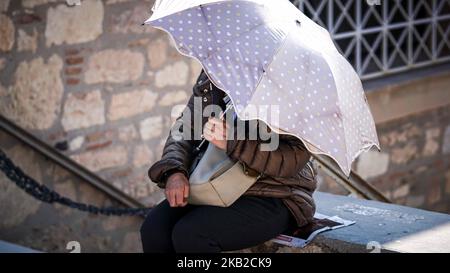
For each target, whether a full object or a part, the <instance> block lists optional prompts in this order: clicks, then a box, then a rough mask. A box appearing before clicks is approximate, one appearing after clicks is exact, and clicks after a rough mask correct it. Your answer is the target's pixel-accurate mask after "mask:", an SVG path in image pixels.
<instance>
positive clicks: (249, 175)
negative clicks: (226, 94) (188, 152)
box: [187, 107, 260, 207]
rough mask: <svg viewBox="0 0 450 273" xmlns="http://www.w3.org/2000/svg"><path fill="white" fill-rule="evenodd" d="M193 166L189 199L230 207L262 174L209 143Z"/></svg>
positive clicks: (198, 203)
mask: <svg viewBox="0 0 450 273" xmlns="http://www.w3.org/2000/svg"><path fill="white" fill-rule="evenodd" d="M228 110H231V107H227V109H226V110H225V112H227V111H228ZM221 118H223V114H222V117H221ZM202 143H204V141H203V142H202ZM201 145H202V144H200V146H201ZM200 146H199V147H200ZM199 147H198V150H199ZM193 167H194V169H193V171H191V174H190V176H189V187H190V188H189V197H188V200H187V201H188V203H189V204H194V205H210V206H219V207H228V206H230V205H231V204H233V203H234V201H236V200H237V199H238V198H239V197H240V196H241V195H242V194H244V192H245V191H246V190H247V189H249V188H250V186H252V185H253V184H254V183H255V182H256V181H257V180H258V179H259V177H260V176H259V175H258V174H257V173H256V172H254V171H253V170H250V169H248V168H246V166H245V164H243V163H241V162H239V161H234V160H232V159H230V158H229V157H228V155H227V154H226V152H225V151H223V150H221V149H219V148H217V147H216V146H214V145H213V144H211V143H208V147H207V148H206V151H205V152H204V153H203V155H202V156H201V159H200V160H199V161H198V163H197V164H194V166H193Z"/></svg>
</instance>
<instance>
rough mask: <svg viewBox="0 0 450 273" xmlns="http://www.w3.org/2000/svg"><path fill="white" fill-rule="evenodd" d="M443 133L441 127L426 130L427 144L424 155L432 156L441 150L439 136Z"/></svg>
mask: <svg viewBox="0 0 450 273" xmlns="http://www.w3.org/2000/svg"><path fill="white" fill-rule="evenodd" d="M440 135H441V129H440V128H433V129H428V130H427V131H426V139H425V146H424V148H423V152H422V154H423V155H424V156H432V155H434V154H436V152H437V151H439V136H440Z"/></svg>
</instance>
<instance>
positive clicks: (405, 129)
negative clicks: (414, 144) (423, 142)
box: [380, 123, 422, 146]
mask: <svg viewBox="0 0 450 273" xmlns="http://www.w3.org/2000/svg"><path fill="white" fill-rule="evenodd" d="M421 134H422V129H420V128H419V127H417V125H414V124H411V123H408V124H406V125H404V126H402V128H401V129H400V130H398V131H393V132H390V133H388V134H384V135H381V136H380V144H381V146H393V145H395V144H397V143H405V142H407V141H408V140H409V139H412V138H414V137H418V136H420V135H421Z"/></svg>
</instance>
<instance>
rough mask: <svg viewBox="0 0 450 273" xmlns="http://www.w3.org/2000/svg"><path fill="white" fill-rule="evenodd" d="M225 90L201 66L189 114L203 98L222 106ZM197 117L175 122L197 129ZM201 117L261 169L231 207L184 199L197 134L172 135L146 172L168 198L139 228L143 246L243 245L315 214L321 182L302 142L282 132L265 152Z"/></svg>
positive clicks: (213, 248)
mask: <svg viewBox="0 0 450 273" xmlns="http://www.w3.org/2000/svg"><path fill="white" fill-rule="evenodd" d="M210 87H213V88H212V89H211V88H210ZM224 96H225V93H224V92H223V91H222V90H220V89H218V88H217V87H215V86H214V85H213V84H212V82H211V81H210V80H209V78H208V77H207V75H206V74H205V72H204V71H203V70H202V72H201V73H200V75H199V77H198V79H197V83H196V84H195V85H194V88H193V95H192V96H191V98H190V100H189V102H188V104H187V107H188V108H189V110H190V111H191V113H197V114H200V115H202V112H194V100H195V98H199V97H200V98H201V101H202V108H203V109H205V107H207V106H208V105H210V104H212V103H215V104H218V105H219V106H220V107H221V108H222V109H224V107H225V104H224V102H223V97H224ZM192 116H193V115H192ZM193 122H194V117H191V118H190V119H189V120H187V119H184V118H183V116H181V117H180V118H179V119H177V122H176V124H175V125H174V126H179V127H178V128H181V129H182V130H193V128H194V125H193ZM202 123H203V128H204V136H205V138H206V139H207V140H208V141H209V142H210V143H212V144H213V145H215V146H217V147H218V148H219V149H223V150H225V151H226V153H227V154H228V156H230V157H231V158H233V159H236V160H239V161H240V162H241V163H242V164H244V165H246V167H247V168H249V169H251V170H253V171H256V172H258V173H260V174H263V175H262V176H261V177H260V178H259V180H258V181H257V182H256V183H255V184H253V185H252V186H251V187H250V188H249V189H248V190H247V191H246V192H245V194H244V195H242V196H241V197H240V198H239V199H238V200H236V201H235V202H234V203H233V204H232V205H231V206H229V207H215V206H203V205H202V206H200V205H192V204H187V201H186V198H187V197H188V196H189V181H188V177H189V169H190V167H191V164H192V162H193V160H194V157H195V156H194V155H195V153H194V149H195V148H196V147H197V145H198V144H199V142H200V140H195V139H194V140H185V139H182V140H178V139H177V140H175V139H174V138H173V136H172V135H171V134H170V135H169V137H168V138H167V141H166V144H165V146H164V150H163V155H162V158H161V160H159V161H157V162H156V163H155V164H154V165H153V166H152V167H151V168H150V170H149V177H150V179H151V180H152V181H153V182H155V183H157V184H158V186H159V187H160V188H163V189H165V195H166V199H165V200H164V201H162V202H161V203H159V204H158V205H157V206H156V207H155V208H153V209H152V210H151V211H150V213H149V214H148V215H147V217H146V219H145V221H144V223H143V225H142V227H141V239H142V245H143V250H144V252H184V253H186V252H221V251H231V250H238V249H243V248H248V247H251V246H255V245H258V244H261V243H263V242H265V241H268V240H270V239H272V238H274V237H276V236H277V235H279V234H280V233H282V232H283V231H285V230H286V229H287V228H288V227H290V226H292V225H297V226H298V227H302V226H304V225H306V224H308V223H309V222H310V221H311V220H312V218H313V215H314V212H315V205H314V201H313V198H312V194H313V192H314V190H315V188H316V180H315V174H314V172H313V169H312V167H311V162H310V161H309V160H310V158H311V157H310V154H309V152H308V151H307V150H306V149H305V147H304V145H303V144H302V142H301V141H300V140H298V139H297V138H295V137H292V136H288V135H280V136H279V145H278V147H277V149H275V150H273V151H263V150H261V149H260V147H261V145H262V143H263V141H262V140H260V139H259V138H258V139H255V140H252V139H244V140H239V139H235V138H230V137H228V136H227V135H226V131H227V130H225V129H224V128H226V127H225V126H224V124H223V121H221V120H219V119H217V118H208V117H203V120H202ZM203 146H207V145H203Z"/></svg>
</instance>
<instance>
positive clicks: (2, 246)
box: [0, 240, 40, 253]
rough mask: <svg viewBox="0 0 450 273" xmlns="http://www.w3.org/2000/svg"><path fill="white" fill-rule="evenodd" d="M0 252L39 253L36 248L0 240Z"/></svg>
mask: <svg viewBox="0 0 450 273" xmlns="http://www.w3.org/2000/svg"><path fill="white" fill-rule="evenodd" d="M0 253H40V252H39V251H37V250H34V249H31V248H27V247H23V246H19V245H16V244H11V243H8V242H5V241H2V240H0Z"/></svg>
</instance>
